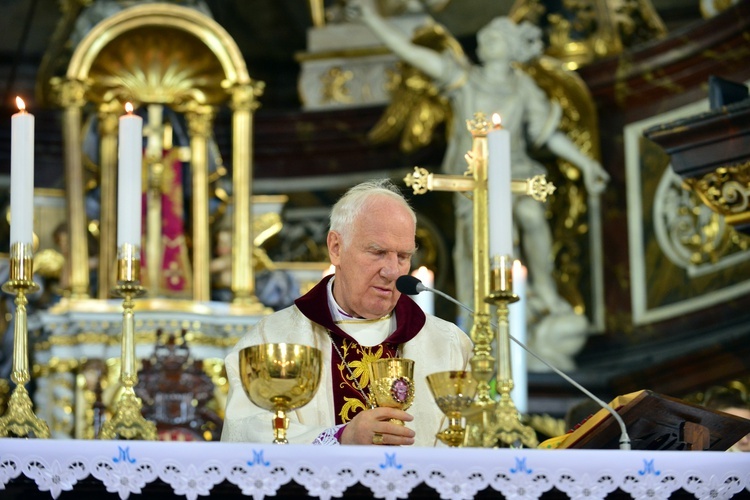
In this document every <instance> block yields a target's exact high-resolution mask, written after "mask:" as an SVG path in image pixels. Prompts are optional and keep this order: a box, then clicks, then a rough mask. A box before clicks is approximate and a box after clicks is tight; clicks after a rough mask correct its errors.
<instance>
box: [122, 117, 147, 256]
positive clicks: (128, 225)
mask: <svg viewBox="0 0 750 500" xmlns="http://www.w3.org/2000/svg"><path fill="white" fill-rule="evenodd" d="M125 110H126V113H125V114H124V115H122V116H121V117H120V125H119V143H118V151H117V161H118V165H117V248H120V247H121V246H122V245H124V244H131V245H134V246H136V247H140V245H141V158H142V155H143V152H142V148H143V119H142V118H141V117H140V116H138V115H136V114H133V105H132V104H130V103H127V104H126V105H125Z"/></svg>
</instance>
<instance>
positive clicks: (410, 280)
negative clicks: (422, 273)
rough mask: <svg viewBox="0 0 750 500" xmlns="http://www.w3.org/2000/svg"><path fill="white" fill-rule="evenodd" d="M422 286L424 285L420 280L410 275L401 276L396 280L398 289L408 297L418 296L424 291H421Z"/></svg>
mask: <svg viewBox="0 0 750 500" xmlns="http://www.w3.org/2000/svg"><path fill="white" fill-rule="evenodd" d="M420 285H422V282H421V281H420V280H419V278H415V277H414V276H411V275H408V274H404V275H403V276H399V277H398V279H397V280H396V289H397V290H398V291H399V292H401V293H403V294H406V295H416V294H418V293H419V292H421V291H422V290H423V289H420Z"/></svg>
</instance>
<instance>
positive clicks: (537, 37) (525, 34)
mask: <svg viewBox="0 0 750 500" xmlns="http://www.w3.org/2000/svg"><path fill="white" fill-rule="evenodd" d="M543 48H544V45H543V43H542V30H541V29H539V27H537V26H534V25H533V24H531V23H529V22H528V21H523V22H522V23H520V24H516V23H515V22H513V21H512V20H511V19H510V18H509V17H505V16H502V17H496V18H495V19H493V20H492V21H490V22H489V23H488V24H487V25H485V26H484V27H483V28H482V29H480V30H479V32H478V33H477V57H479V60H480V61H482V62H487V61H490V60H493V59H498V58H501V57H503V58H505V59H506V60H507V61H508V62H512V61H517V62H522V63H523V62H527V61H529V60H531V59H533V58H535V57H538V56H539V55H540V54H541V53H542V49H543Z"/></svg>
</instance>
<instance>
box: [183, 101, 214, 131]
mask: <svg viewBox="0 0 750 500" xmlns="http://www.w3.org/2000/svg"><path fill="white" fill-rule="evenodd" d="M214 114H215V110H214V108H213V107H212V106H206V105H200V104H197V103H192V105H191V106H188V110H187V112H186V114H185V116H186V117H187V122H188V128H189V129H190V135H191V136H194V137H209V136H210V135H211V126H212V125H213V119H214Z"/></svg>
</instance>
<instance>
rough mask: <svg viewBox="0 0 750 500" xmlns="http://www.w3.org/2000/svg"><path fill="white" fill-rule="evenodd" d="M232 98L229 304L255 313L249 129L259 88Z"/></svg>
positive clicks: (243, 88)
mask: <svg viewBox="0 0 750 500" xmlns="http://www.w3.org/2000/svg"><path fill="white" fill-rule="evenodd" d="M230 92H231V95H232V101H231V107H232V110H233V114H232V204H233V212H232V217H233V220H232V293H233V299H232V302H233V303H234V304H237V305H242V306H245V307H250V308H252V309H257V310H258V312H260V311H261V310H262V309H263V305H262V304H261V303H260V301H259V300H258V298H257V297H256V296H255V273H254V266H253V246H254V244H253V238H254V235H253V230H252V221H253V203H252V195H253V128H252V125H253V124H252V113H253V112H254V111H255V110H256V109H257V108H258V106H259V103H258V101H257V99H256V97H257V96H259V95H261V93H262V86H259V85H238V86H236V87H233V88H231V89H230Z"/></svg>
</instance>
